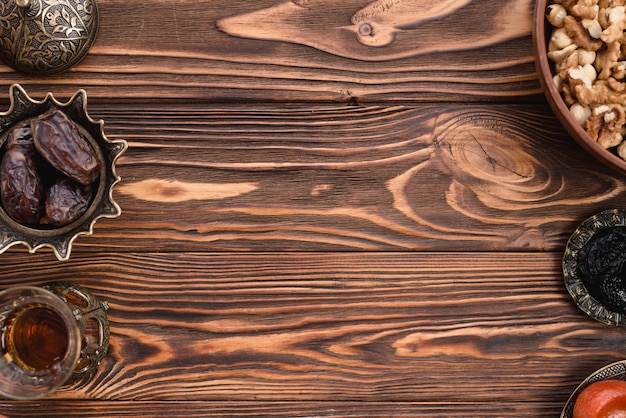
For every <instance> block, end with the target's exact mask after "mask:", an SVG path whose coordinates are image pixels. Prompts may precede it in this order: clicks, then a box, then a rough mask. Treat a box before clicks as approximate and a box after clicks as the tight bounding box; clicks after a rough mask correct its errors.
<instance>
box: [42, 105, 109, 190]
mask: <svg viewBox="0 0 626 418" xmlns="http://www.w3.org/2000/svg"><path fill="white" fill-rule="evenodd" d="M30 127H31V130H32V132H33V139H34V141H35V146H36V147H37V150H38V151H39V154H41V156H42V157H44V158H45V159H46V160H47V161H48V162H49V163H50V165H52V166H53V167H54V168H56V169H57V170H59V171H60V172H62V173H64V174H65V175H67V176H68V177H69V178H71V179H72V180H74V181H75V182H77V183H80V184H83V185H88V184H91V183H93V182H94V181H95V180H96V179H97V178H98V176H99V174H100V161H99V159H98V156H97V154H96V152H95V151H94V149H93V148H92V147H91V145H89V142H88V141H87V139H85V137H84V136H83V135H82V134H81V133H80V131H79V130H78V128H77V127H76V125H75V124H74V122H72V121H71V120H70V119H69V118H68V117H67V115H65V113H63V112H61V111H60V110H58V109H50V110H48V111H47V112H45V113H44V114H42V115H40V116H39V117H37V118H35V119H33V120H32V121H31V125H30Z"/></svg>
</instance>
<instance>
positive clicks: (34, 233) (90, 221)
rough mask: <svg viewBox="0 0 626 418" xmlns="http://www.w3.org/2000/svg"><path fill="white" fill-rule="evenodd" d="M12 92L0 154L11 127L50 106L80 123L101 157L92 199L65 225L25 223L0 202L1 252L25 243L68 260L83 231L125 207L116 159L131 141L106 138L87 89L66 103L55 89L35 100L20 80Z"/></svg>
mask: <svg viewBox="0 0 626 418" xmlns="http://www.w3.org/2000/svg"><path fill="white" fill-rule="evenodd" d="M9 94H10V99H11V106H10V108H9V110H8V111H7V112H4V113H0V157H1V156H2V155H3V154H4V150H5V146H6V140H7V135H8V133H9V131H10V130H11V128H13V127H14V126H19V125H20V124H25V123H27V121H28V120H29V119H32V118H35V117H37V116H39V115H41V114H42V113H44V112H46V111H47V110H48V109H51V108H56V109H58V110H60V111H62V112H64V113H65V114H66V115H67V116H68V117H69V118H70V119H71V120H72V121H73V122H74V123H75V124H76V126H77V127H78V129H79V130H80V132H81V133H82V134H83V136H84V137H85V138H86V139H87V141H88V142H89V143H90V145H91V146H92V148H93V149H94V150H95V152H96V154H97V156H98V158H99V159H100V162H101V165H100V166H101V168H100V176H99V178H98V180H96V183H95V184H94V185H93V187H94V191H93V196H92V199H91V203H90V204H89V206H88V208H87V210H86V211H85V213H83V214H82V215H81V216H80V217H78V218H77V219H76V220H74V221H73V222H71V223H69V224H67V225H65V226H61V227H52V226H50V227H41V228H40V227H38V226H37V227H33V226H25V225H22V224H20V223H18V222H16V221H15V220H13V219H12V218H11V217H10V216H9V215H8V214H7V213H6V212H5V210H4V209H3V207H2V205H0V253H2V252H4V251H6V250H7V249H8V248H10V247H11V246H13V245H16V244H23V245H25V246H26V247H28V249H29V252H31V253H34V252H35V251H37V250H38V249H39V248H42V247H49V248H52V250H53V251H54V254H55V255H56V257H57V258H58V259H59V260H62V261H64V260H67V259H69V257H70V253H71V248H72V243H73V242H74V240H75V239H76V238H77V237H78V236H80V235H91V234H92V233H93V226H94V224H95V223H96V221H97V220H98V219H99V218H102V217H106V218H115V217H118V216H120V214H121V209H120V207H119V206H118V205H117V203H115V201H114V200H113V196H112V191H113V186H114V185H115V184H117V183H118V182H119V181H120V177H119V176H118V175H117V173H116V171H115V163H116V161H117V159H118V158H119V157H120V156H121V155H122V154H123V153H124V151H125V150H126V149H127V148H128V144H127V143H126V141H124V140H116V141H111V140H109V139H107V138H106V136H105V135H104V122H103V121H95V120H93V119H92V118H91V117H89V115H88V114H87V94H86V93H85V91H84V90H78V91H77V92H76V93H75V94H74V95H73V96H72V98H71V99H70V100H69V101H68V102H66V103H61V102H58V101H57V100H56V99H55V98H54V97H53V95H52V93H48V94H47V95H46V97H45V99H44V100H41V101H36V100H33V99H31V98H30V97H29V96H28V94H26V92H25V91H24V89H23V88H22V87H21V86H19V85H17V84H14V85H12V86H11V88H10V91H9Z"/></svg>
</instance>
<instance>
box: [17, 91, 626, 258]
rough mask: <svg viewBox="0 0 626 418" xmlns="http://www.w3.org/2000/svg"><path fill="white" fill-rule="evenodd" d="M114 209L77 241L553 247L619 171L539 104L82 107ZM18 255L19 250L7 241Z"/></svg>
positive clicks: (90, 247)
mask: <svg viewBox="0 0 626 418" xmlns="http://www.w3.org/2000/svg"><path fill="white" fill-rule="evenodd" d="M90 113H91V114H92V116H93V117H96V118H103V119H104V120H105V123H106V125H105V129H106V132H107V135H108V136H109V137H110V138H111V139H121V138H123V139H126V140H127V141H128V142H129V145H130V148H129V150H128V151H127V153H126V154H125V155H124V156H123V157H122V158H121V159H120V160H119V164H118V173H119V174H120V175H121V177H122V183H121V184H120V185H119V186H117V187H116V188H115V190H114V197H115V199H116V200H117V201H118V203H119V204H120V206H121V207H122V212H123V214H122V216H121V217H120V218H118V219H115V220H109V219H104V220H100V221H98V223H97V224H96V226H95V230H94V235H93V236H91V237H81V238H79V239H78V240H77V241H76V243H75V245H74V248H75V250H78V251H94V250H95V251H118V250H123V251H126V250H133V251H150V250H163V251H185V250H192V251H204V250H208V251H221V250H229V251H230V250H235V251H248V250H257V251H274V250H288V251H300V250H328V251H336V250H342V251H343V250H357V251H361V250H365V251H389V250H411V251H414V250H437V251H441V250H443V251H445V250H454V251H457V250H458V251H463V250H467V249H473V250H480V251H485V250H515V251H519V250H524V251H532V250H550V251H553V250H561V249H562V248H563V247H564V245H565V243H566V240H567V239H568V237H569V235H570V234H571V233H572V232H573V230H574V229H575V228H576V226H577V225H578V224H579V223H580V222H581V221H582V220H583V219H585V218H587V217H588V216H591V215H593V214H595V213H597V212H599V211H601V210H604V209H610V208H616V207H624V206H626V194H625V193H624V190H625V179H624V177H623V176H621V175H620V174H618V173H616V172H612V171H610V170H609V169H607V168H605V167H603V166H601V165H600V164H599V163H597V162H596V161H595V160H593V159H592V158H591V157H590V156H589V155H587V154H586V153H584V151H582V149H581V148H580V147H579V146H578V145H577V144H575V143H574V142H573V140H572V139H570V138H569V137H568V136H567V135H566V134H565V132H564V130H563V128H562V127H561V126H560V125H559V124H558V123H557V122H556V121H555V119H554V118H553V117H552V116H551V114H550V111H549V110H548V109H547V107H546V106H545V105H544V106H542V107H536V106H531V105H520V106H515V105H508V106H497V107H493V106H472V107H467V106H458V105H448V106H442V105H420V106H333V105H289V106H286V105H284V106H281V105H279V106H271V105H268V106H245V105H229V106H209V107H206V106H204V105H197V106H192V105H179V106H174V105H172V106H168V107H167V108H163V107H161V106H159V105H153V106H150V105H144V106H135V105H115V106H112V105H111V106H110V105H104V104H101V103H100V104H96V105H94V106H92V108H91V110H90ZM16 251H23V249H17V250H16Z"/></svg>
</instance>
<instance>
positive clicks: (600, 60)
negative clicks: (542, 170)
mask: <svg viewBox="0 0 626 418" xmlns="http://www.w3.org/2000/svg"><path fill="white" fill-rule="evenodd" d="M625 6H626V0H553V1H552V4H550V5H548V7H547V9H546V17H547V19H548V21H549V22H550V23H551V24H552V26H553V30H552V33H551V36H550V39H549V43H548V58H549V59H550V60H551V61H552V62H553V64H554V69H555V74H556V75H555V76H554V78H553V82H554V84H555V86H556V87H557V89H558V90H559V91H560V92H561V95H562V97H563V100H564V101H565V103H566V104H567V105H568V107H569V108H570V111H571V112H572V114H573V116H574V118H575V119H576V120H577V121H578V123H580V125H581V126H582V127H583V129H585V131H586V132H587V133H588V134H589V135H590V136H591V137H592V138H593V139H594V140H595V141H596V142H597V143H598V144H599V145H600V146H602V147H603V148H606V149H615V151H616V152H617V154H618V155H620V157H621V158H622V159H625V160H626V145H625V144H626V141H624V135H626V126H625V125H626V117H625V114H626V35H625V33H624V29H625V26H626V7H625Z"/></svg>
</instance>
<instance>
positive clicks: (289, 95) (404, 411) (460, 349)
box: [0, 0, 626, 417]
mask: <svg viewBox="0 0 626 418" xmlns="http://www.w3.org/2000/svg"><path fill="white" fill-rule="evenodd" d="M98 4H99V8H100V31H99V34H98V38H97V40H96V42H95V44H94V46H93V48H92V49H91V50H90V52H89V55H88V56H87V57H86V58H85V59H84V60H83V61H82V62H81V63H80V64H79V65H78V66H76V67H74V68H73V69H72V70H71V71H68V72H65V73H63V74H59V75H55V76H47V77H44V76H40V77H38V76H28V75H22V74H19V73H16V72H15V71H13V70H12V69H10V68H9V67H7V66H5V65H1V66H0V107H1V108H2V109H1V110H2V111H5V110H7V109H8V106H9V95H8V92H9V87H10V85H11V84H13V83H19V84H21V85H22V86H23V87H24V89H25V90H26V91H27V92H28V94H29V95H30V96H31V97H33V98H35V99H43V97H44V96H45V94H46V93H47V92H49V91H50V92H52V93H53V94H54V96H55V97H56V98H57V99H59V100H67V99H69V97H70V96H71V95H72V94H73V93H74V92H75V91H76V90H77V89H80V88H82V89H85V90H86V91H87V95H88V98H89V99H88V108H89V113H90V115H91V116H92V117H94V118H95V119H103V120H104V121H105V131H106V134H107V136H108V137H109V138H111V139H125V140H126V141H128V144H129V149H128V151H127V152H126V153H125V154H124V156H123V157H122V158H121V159H120V160H119V163H118V165H117V168H118V173H119V175H120V176H121V177H122V182H121V183H120V184H119V185H117V186H116V187H115V189H114V198H115V200H116V201H117V202H118V203H119V205H120V206H121V208H122V215H121V216H120V217H118V218H116V219H101V220H99V221H98V222H97V223H96V225H95V228H94V233H93V235H92V236H89V237H80V238H78V239H77V240H76V242H75V243H74V246H73V251H72V255H71V258H70V260H69V261H66V262H60V261H58V260H57V259H56V258H55V256H54V254H53V253H52V251H50V250H45V249H44V250H40V251H38V252H37V253H35V254H29V253H28V252H27V251H26V250H25V248H24V247H22V246H17V247H13V248H11V249H9V250H8V251H6V252H5V253H3V254H1V255H0V258H1V260H2V261H1V263H2V268H1V269H0V286H1V287H3V288H4V287H9V286H14V285H20V284H23V285H25V284H39V283H42V282H44V281H49V280H73V281H76V282H78V283H79V284H81V285H83V286H85V287H87V288H90V289H92V290H93V292H94V293H95V294H96V295H97V296H98V297H99V298H101V299H105V300H107V301H108V302H109V304H110V307H111V309H110V310H109V311H108V314H109V319H110V322H111V347H110V351H109V353H108V355H107V357H106V358H105V360H104V361H103V363H102V364H101V366H100V368H99V370H98V373H97V375H96V376H95V378H94V379H93V380H90V381H88V382H79V383H77V384H75V385H72V386H69V387H66V388H63V389H62V390H60V391H58V392H57V393H56V394H54V395H52V396H50V397H48V398H45V399H43V400H40V401H29V402H17V401H8V400H0V414H4V415H7V416H10V417H24V416H43V415H45V416H63V417H91V416H93V417H104V416H107V417H113V416H120V417H129V416H141V417H148V416H164V417H166V416H167V417H175V416H198V417H201V416H202V417H217V416H226V417H243V416H249V417H261V416H280V417H301V416H302V417H313V416H315V417H345V416H351V417H404V416H407V417H413V416H419V417H468V416H469V417H541V416H545V417H555V416H558V415H559V414H560V411H561V409H562V407H563V405H564V403H565V401H566V400H567V398H568V396H569V395H570V393H571V392H572V391H573V390H574V388H575V387H576V386H577V385H578V384H579V383H580V382H581V381H582V380H583V379H584V378H585V377H586V376H587V375H589V374H590V373H592V372H593V371H595V370H596V369H598V368H600V367H602V366H605V365H607V364H609V363H612V362H614V361H617V360H620V359H623V358H624V357H626V332H625V331H624V329H622V328H611V327H608V326H605V325H603V324H601V323H598V322H596V321H594V320H592V319H590V318H588V317H587V316H586V315H585V314H584V313H583V312H582V311H580V310H579V309H578V308H577V307H576V306H575V305H574V303H573V302H572V300H571V298H570V296H569V295H568V294H567V292H566V290H565V287H564V285H563V275H562V270H561V258H562V255H563V251H564V247H565V244H566V242H567V239H568V238H569V236H570V235H571V233H572V232H573V231H574V229H575V228H576V227H577V226H578V224H580V222H582V221H583V220H584V219H586V218H587V217H589V216H591V215H594V214H596V213H598V212H600V211H602V210H604V209H611V208H619V207H624V206H625V205H626V178H625V177H624V175H621V174H619V173H617V172H615V171H612V170H610V169H608V168H605V167H604V166H602V165H601V164H599V163H598V162H596V161H595V160H593V159H592V158H591V157H589V156H588V155H587V154H586V153H585V152H584V151H583V150H582V149H581V148H580V147H579V146H578V145H577V144H576V143H575V142H574V141H573V140H572V139H571V138H570V137H569V136H568V135H567V133H566V132H565V130H564V129H563V128H562V126H561V125H560V124H559V122H558V121H557V120H556V118H555V116H554V114H553V112H552V111H551V110H550V108H549V107H548V105H547V102H546V100H545V98H544V96H543V94H542V92H541V89H540V86H539V82H538V78H537V74H536V70H535V63H534V58H533V50H532V38H531V23H532V13H533V8H534V1H532V0H504V1H502V0H501V1H495V0H467V1H460V0H454V1H444V0H440V1H438V2H431V1H426V0H419V1H410V0H395V1H392V0H387V1H384V0H382V1H375V2H372V1H370V0H359V1H357V0H348V1H341V2H339V1H325V0H294V1H289V0H287V1H281V0H257V1H255V2H249V1H242V0H213V1H192V0H144V1H142V2H129V1H125V0H99V3H98ZM398 11H401V13H398ZM367 19H370V20H371V21H377V22H378V23H379V25H380V26H378V25H377V26H371V25H370V26H369V27H368V26H367V25H366V24H364V23H363V22H364V21H367ZM368 31H369V32H368ZM359 37H360V38H359ZM2 92H4V93H2Z"/></svg>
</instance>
